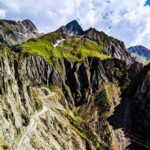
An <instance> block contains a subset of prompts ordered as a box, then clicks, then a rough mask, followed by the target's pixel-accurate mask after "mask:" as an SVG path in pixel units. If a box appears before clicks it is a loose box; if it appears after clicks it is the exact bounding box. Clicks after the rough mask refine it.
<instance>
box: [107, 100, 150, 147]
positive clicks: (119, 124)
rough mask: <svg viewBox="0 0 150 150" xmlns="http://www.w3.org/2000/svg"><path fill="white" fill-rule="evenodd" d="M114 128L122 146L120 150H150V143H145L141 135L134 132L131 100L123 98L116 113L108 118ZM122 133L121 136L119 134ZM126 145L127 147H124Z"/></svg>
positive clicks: (116, 108)
mask: <svg viewBox="0 0 150 150" xmlns="http://www.w3.org/2000/svg"><path fill="white" fill-rule="evenodd" d="M108 122H109V124H110V125H111V126H112V128H113V130H114V132H115V136H116V138H117V139H118V140H117V141H118V142H119V144H121V148H120V147H119V148H118V147H117V148H118V150H150V143H149V142H147V141H145V139H143V138H142V137H141V136H140V135H139V134H136V133H135V132H133V130H132V124H133V123H134V122H132V115H131V100H130V99H128V98H123V99H122V100H121V102H120V104H119V105H117V106H116V107H115V111H114V112H113V114H112V115H111V116H110V117H109V118H108ZM120 130H121V131H122V132H121V133H123V134H120V133H118V132H120ZM124 144H125V145H124ZM116 145H117V144H116Z"/></svg>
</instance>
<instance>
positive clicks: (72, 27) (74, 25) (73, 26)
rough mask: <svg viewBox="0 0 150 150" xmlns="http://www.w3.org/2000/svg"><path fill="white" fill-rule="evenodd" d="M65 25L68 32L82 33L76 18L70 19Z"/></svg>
mask: <svg viewBox="0 0 150 150" xmlns="http://www.w3.org/2000/svg"><path fill="white" fill-rule="evenodd" d="M65 27H66V29H67V31H68V32H69V34H76V35H82V34H83V33H84V31H83V29H82V27H81V26H80V25H79V23H78V22H77V20H73V21H71V22H70V23H68V24H67V25H66V26H65Z"/></svg>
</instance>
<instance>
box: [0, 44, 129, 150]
mask: <svg viewBox="0 0 150 150" xmlns="http://www.w3.org/2000/svg"><path fill="white" fill-rule="evenodd" d="M125 66H126V64H125V62H123V61H120V60H117V59H110V60H106V61H102V62H101V61H99V59H96V58H88V59H86V60H85V61H83V62H81V63H77V62H70V61H68V60H66V59H63V60H58V61H57V63H56V64H55V65H53V66H52V65H49V64H48V63H47V62H46V61H45V60H44V59H42V58H41V57H39V56H31V55H28V54H22V53H13V52H12V51H10V50H9V49H8V48H5V47H3V46H1V57H0V69H1V82H0V94H1V97H0V99H1V103H2V105H1V108H0V109H1V112H2V113H0V115H1V125H0V128H1V129H2V130H1V133H0V137H1V139H0V142H1V143H0V144H1V148H2V147H3V149H5V148H9V149H15V148H17V149H18V150H19V149H33V150H34V149H43V150H44V149H45V150H46V149H73V150H76V149H83V150H85V149H110V148H111V145H112V139H111V129H110V128H109V124H108V122H107V118H108V116H109V115H110V113H111V111H110V110H111V109H112V112H113V109H114V107H115V106H116V105H117V103H119V100H118V99H119V96H120V92H119V86H122V84H123V83H122V80H123V81H126V79H127V77H126V75H125V74H124V72H127V67H125ZM115 89H116V90H115ZM112 93H115V96H112ZM13 139H15V140H13ZM66 141H68V142H66Z"/></svg>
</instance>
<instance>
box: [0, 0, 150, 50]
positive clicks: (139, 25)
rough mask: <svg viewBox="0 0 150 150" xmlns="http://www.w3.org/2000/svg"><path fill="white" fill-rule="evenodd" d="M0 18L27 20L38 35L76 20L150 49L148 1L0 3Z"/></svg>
mask: <svg viewBox="0 0 150 150" xmlns="http://www.w3.org/2000/svg"><path fill="white" fill-rule="evenodd" d="M0 18H1V19H12V20H23V19H31V20H32V21H33V23H34V24H35V25H36V26H37V28H38V29H39V31H40V32H51V31H53V30H56V29H57V28H58V27H60V26H62V25H65V24H67V23H68V22H70V21H71V20H74V19H77V20H78V21H79V23H80V24H81V26H82V27H83V29H85V30H86V29H88V28H90V27H95V28H97V29H98V30H102V31H104V32H106V33H107V34H109V35H111V36H114V37H116V38H118V39H120V40H123V41H124V42H125V44H126V46H127V47H129V46H132V45H144V46H146V47H148V48H150V0H148V1H146V0H0Z"/></svg>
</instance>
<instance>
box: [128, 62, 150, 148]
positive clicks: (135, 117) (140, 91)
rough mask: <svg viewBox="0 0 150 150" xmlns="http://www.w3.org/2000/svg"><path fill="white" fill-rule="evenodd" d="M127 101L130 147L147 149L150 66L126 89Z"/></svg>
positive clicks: (148, 139) (149, 112)
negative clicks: (129, 105) (129, 118)
mask: <svg viewBox="0 0 150 150" xmlns="http://www.w3.org/2000/svg"><path fill="white" fill-rule="evenodd" d="M128 99H130V101H131V106H132V107H131V121H132V125H131V130H130V132H131V133H130V134H132V136H131V138H132V145H131V147H132V148H133V149H136V150H141V149H142V150H144V149H149V148H150V146H149V141H150V136H149V135H150V130H149V126H150V120H149V117H150V116H149V114H150V111H149V104H150V64H148V65H147V66H145V67H144V69H143V70H142V71H141V72H140V73H139V74H138V76H137V77H136V78H135V80H134V81H133V82H132V83H131V85H130V87H129V89H128Z"/></svg>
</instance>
